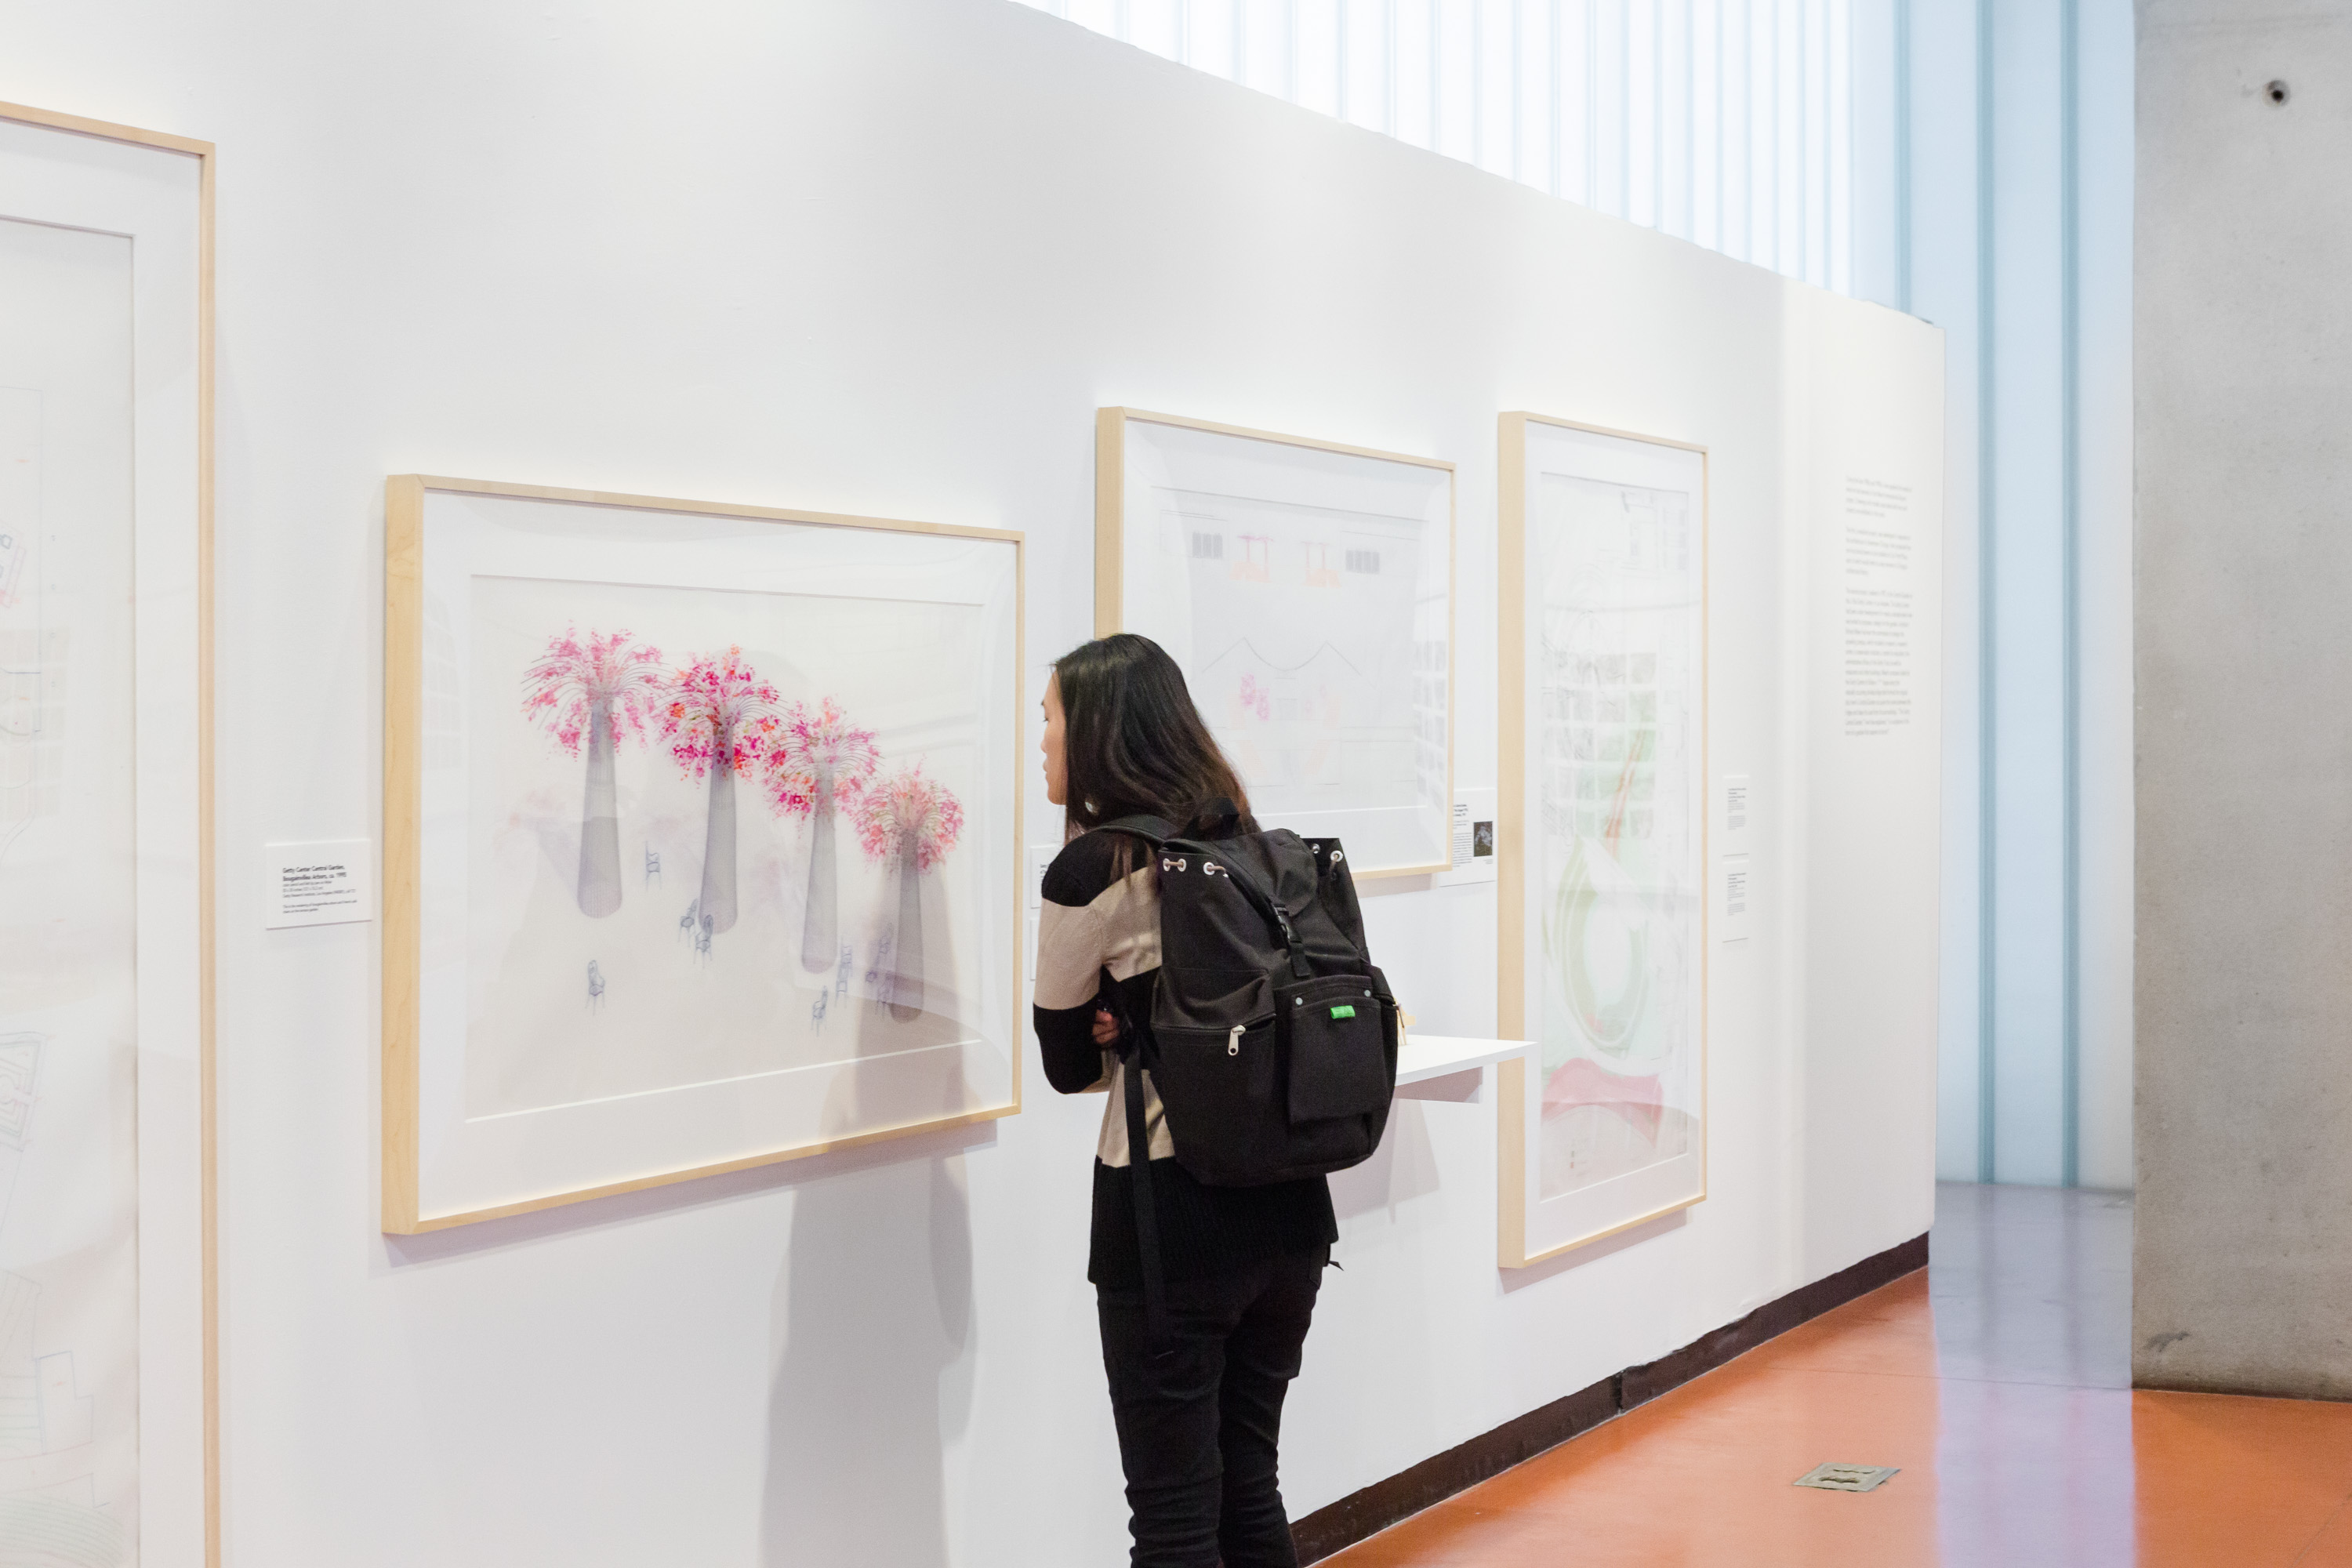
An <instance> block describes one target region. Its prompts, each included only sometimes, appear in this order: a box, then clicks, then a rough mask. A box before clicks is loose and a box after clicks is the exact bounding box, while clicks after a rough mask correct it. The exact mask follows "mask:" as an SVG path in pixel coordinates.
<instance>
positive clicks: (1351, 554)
mask: <svg viewBox="0 0 2352 1568" xmlns="http://www.w3.org/2000/svg"><path fill="white" fill-rule="evenodd" d="M1118 631H1129V632H1140V633H1141V634H1143V635H1144V636H1146V637H1150V638H1151V639H1152V640H1153V641H1154V642H1157V643H1158V644H1160V646H1161V647H1164V648H1166V649H1167V650H1168V651H1169V653H1170V654H1171V656H1173V657H1174V658H1175V660H1176V662H1177V664H1178V665H1180V666H1181V667H1182V668H1183V671H1184V679H1185V681H1186V683H1187V684H1189V685H1190V686H1191V687H1192V698H1193V700H1194V701H1195V702H1196V703H1198V704H1199V706H1200V709H1201V713H1202V717H1203V718H1205V719H1206V720H1207V721H1208V723H1209V728H1210V729H1211V730H1212V731H1213V732H1214V733H1215V735H1216V737H1217V742H1218V744H1219V745H1221V746H1223V748H1224V751H1225V754H1226V755H1227V756H1228V757H1229V758H1231V759H1232V761H1233V763H1234V768H1235V769H1236V770H1237V771H1238V772H1239V773H1240V774H1241V777H1242V784H1243V786H1244V788H1246V789H1247V790H1248V791H1249V793H1250V802H1251V805H1252V806H1253V807H1254V808H1255V812H1256V814H1257V816H1258V818H1259V819H1260V820H1261V821H1263V822H1264V823H1265V825H1266V826H1269V827H1276V826H1279V827H1290V828H1295V829H1297V831H1298V832H1300V833H1302V834H1310V835H1315V836H1318V837H1337V838H1340V839H1342V840H1344V841H1345V842H1346V844H1347V847H1348V854H1349V860H1350V861H1351V862H1352V864H1353V865H1354V868H1355V873H1356V875H1357V876H1358V877H1359V878H1365V877H1383V876H1419V875H1425V874H1427V873H1430V872H1434V871H1443V870H1444V869H1445V868H1447V867H1448V866H1450V865H1451V864H1452V863H1453V854H1452V849H1451V839H1450V837H1449V836H1448V835H1449V827H1450V824H1451V820H1452V809H1453V807H1452V802H1453V798H1454V796H1453V789H1454V703H1453V694H1452V685H1453V669H1452V665H1453V659H1452V653H1453V643H1454V465H1453V464H1451V463H1446V462H1440V461H1438V460H1437V459H1435V458H1409V457H1402V456H1399V455H1397V454H1395V453H1391V452H1372V451H1366V450H1363V449H1361V448H1359V447H1338V446H1333V445H1331V444H1329V443H1328V442H1322V441H1309V440H1306V439H1303V438H1301V437H1293V436H1274V435H1269V434H1267V433H1266V432H1265V431H1262V430H1242V429H1236V428H1234V427H1233V426H1225V425H1211V424H1208V423H1205V422H1203V421H1202V420H1197V419H1180V418H1177V417H1175V416H1172V415H1166V414H1145V413H1141V412H1139V411H1138V410H1136V409H1132V408H1106V409H1103V410H1101V411H1100V412H1099V414H1098V415H1097V419H1096V428H1095V635H1096V636H1097V637H1108V636H1109V635H1110V634H1111V633H1113V632H1118Z"/></svg>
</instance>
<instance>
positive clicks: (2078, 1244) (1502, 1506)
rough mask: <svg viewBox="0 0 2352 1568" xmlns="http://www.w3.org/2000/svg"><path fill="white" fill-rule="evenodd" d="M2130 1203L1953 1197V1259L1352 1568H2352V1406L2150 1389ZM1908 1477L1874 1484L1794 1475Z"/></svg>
mask: <svg viewBox="0 0 2352 1568" xmlns="http://www.w3.org/2000/svg"><path fill="white" fill-rule="evenodd" d="M2130 1226H2131V1216H2130V1208H2129V1201H2128V1200H2127V1199H2120V1198H2116V1197H2113V1196H2109V1195H2105V1194H2074V1193H2057V1192H2049V1191H2039V1190H2035V1189H2028V1188H2000V1187H1961V1186H1955V1187H1948V1188H1945V1189H1944V1190H1943V1191H1942V1193H1941V1194H1939V1196H1938V1204H1937V1222H1936V1230H1935V1235H1934V1238H1933V1240H1932V1241H1931V1243H1930V1249H1931V1255H1932V1256H1933V1258H1934V1259H1935V1261H1934V1263H1933V1265H1932V1267H1931V1268H1929V1269H1927V1270H1926V1271H1923V1272H1921V1273H1918V1274H1914V1275H1912V1276H1910V1277H1909V1278H1908V1279H1900V1280H1897V1281H1896V1282H1895V1283H1894V1284H1892V1285H1889V1286H1887V1287H1886V1288H1885V1289H1882V1290H1878V1291H1876V1292H1874V1293H1873V1294H1872V1295H1869V1296H1866V1297H1864V1298H1863V1299H1862V1300H1858V1301H1854V1302H1852V1303H1850V1304H1848V1305H1847V1306H1845V1307H1843V1308H1841V1309H1839V1310H1837V1311H1835V1312H1832V1313H1830V1314H1828V1315H1827V1316H1824V1317H1822V1318H1819V1319H1816V1320H1815V1321H1812V1322H1811V1323H1808V1324H1806V1325H1805V1326H1804V1327H1803V1328H1801V1329H1799V1330H1797V1331H1794V1332H1791V1333H1789V1334H1786V1335H1784V1336H1782V1337H1781V1338H1780V1339H1778V1340H1776V1341H1774V1342H1771V1343H1770V1344H1769V1345H1766V1346H1764V1347H1763V1348H1762V1349H1760V1350H1757V1351H1754V1352H1750V1353H1749V1354H1748V1355H1746V1356H1744V1357H1742V1358H1741V1359H1739V1360H1738V1361H1736V1362H1734V1363H1731V1364H1730V1365H1728V1366H1727V1367H1724V1368H1722V1369H1720V1370H1718V1371H1717V1372H1714V1373H1709V1374H1708V1375H1707V1376H1706V1377H1703V1378H1700V1379H1698V1380H1697V1381H1696V1382H1694V1383H1691V1384H1685V1385H1684V1386H1683V1387H1682V1388H1679V1389H1677V1390H1675V1392H1673V1393H1671V1394H1665V1395H1664V1396H1663V1397H1661V1398H1659V1399H1657V1400H1654V1401H1653V1402H1652V1403H1650V1404H1648V1405H1643V1406H1641V1407H1639V1408H1637V1409H1635V1410H1633V1411H1630V1412H1628V1413H1627V1414H1626V1415H1622V1416H1620V1417H1619V1418H1617V1419H1616V1420H1614V1421H1612V1422H1610V1423H1608V1424H1607V1425H1606V1426H1601V1427H1599V1428H1597V1429H1596V1430H1594V1431H1592V1432H1591V1433H1588V1434H1587V1435H1585V1436H1581V1437H1579V1438H1577V1439H1576V1440H1574V1441H1573V1442H1570V1443H1565V1444H1562V1445H1561V1446H1560V1447H1557V1448H1554V1449H1553V1450H1551V1451H1550V1452H1549V1453H1548V1454H1543V1455H1539V1456H1538V1457H1537V1458H1534V1459H1531V1460H1529V1461H1528V1463H1526V1464H1524V1465H1521V1466H1520V1467H1518V1468H1517V1469H1515V1470H1511V1471H1509V1472H1507V1473H1506V1474H1504V1475H1501V1476H1498V1477H1496V1479H1493V1480H1491V1481H1488V1482H1486V1484H1485V1485H1483V1486H1479V1487H1475V1488H1474V1489H1471V1490H1469V1491H1466V1492H1464V1493H1462V1494H1461V1495H1459V1496H1457V1497H1454V1498H1453V1499H1450V1500H1447V1501H1445V1502H1443V1503H1440V1504H1439V1505H1438V1506H1437V1507H1435V1508H1433V1509H1431V1510H1428V1511H1427V1512H1425V1513H1422V1514H1419V1515H1417V1516H1415V1517H1414V1518H1412V1519H1410V1520H1407V1521H1404V1522H1403V1523H1402V1524H1400V1525H1398V1526H1396V1527H1395V1528H1394V1529H1392V1530H1390V1531H1386V1532H1384V1533H1382V1534H1381V1535H1378V1536H1375V1537H1374V1538H1372V1539H1371V1540H1370V1541H1368V1542H1364V1543H1362V1544H1361V1545H1360V1546H1357V1547H1355V1548H1353V1549H1352V1550H1350V1551H1348V1552H1342V1553H1341V1554H1339V1556H1337V1557H1334V1558H1330V1559H1328V1560H1327V1561H1328V1563H1331V1564H1333V1568H1436V1565H1438V1564H1456V1563H1476V1564H1481V1565H1491V1568H1509V1565H1512V1564H1520V1563H1527V1564H1535V1563H1542V1564H1546V1565H1547V1568H1552V1565H1559V1568H1618V1565H1623V1568H1635V1565H1639V1568H1656V1565H1676V1568H1679V1565H1684V1564H1688V1565H1692V1568H1714V1565H1717V1564H1723V1565H1726V1568H1845V1565H1848V1564H1851V1565H1853V1568H1897V1565H1903V1564H1913V1563H1943V1564H1953V1565H1967V1568H1975V1565H1978V1564H1985V1565H1988V1568H1990V1565H1999V1568H2030V1565H2036V1564H2042V1563H2053V1564H2066V1565H2068V1568H2074V1565H2076V1564H2083V1565H2105V1564H2111V1563H2112V1564H2123V1563H2161V1564H2180V1565H2183V1568H2192V1565H2193V1568H2272V1565H2273V1564H2275V1565H2277V1568H2285V1565H2286V1564H2289V1563H2296V1564H2303V1565H2305V1568H2321V1565H2330V1568H2333V1565H2337V1564H2341V1565H2345V1568H2352V1405H2335V1404H2314V1403H2306V1402H2303V1401H2297V1400H2283V1399H2242V1398H2233V1397H2224V1396H2219V1395H2212V1394H2138V1393H2134V1392H2132V1391H2131V1390H2130V1388H2129V1387H2128V1386H2127V1384H2128V1381H2129V1378H2128V1356H2127V1344H2128V1335H2129V1332H2130ZM1825 1460H1826V1461H1832V1462H1835V1463H1840V1464H1862V1465H1895V1466H1899V1467H1901V1469H1902V1473H1901V1474H1899V1475H1897V1476H1895V1478H1894V1479H1892V1480H1890V1481H1888V1482H1886V1483H1885V1485H1883V1486H1882V1487H1880V1488H1879V1489H1877V1490H1876V1491H1874V1492H1869V1493H1860V1494H1849V1493H1839V1492H1826V1491H1813V1490H1808V1489H1800V1488H1797V1487H1793V1486H1791V1485H1790V1482H1791V1481H1793V1480H1794V1479H1796V1478H1797V1477H1798V1476H1800V1475H1802V1474H1803V1473H1804V1472H1806V1471H1807V1470H1809V1469H1811V1468H1812V1467H1813V1466H1815V1465H1817V1464H1820V1463H1822V1462H1823V1461H1825Z"/></svg>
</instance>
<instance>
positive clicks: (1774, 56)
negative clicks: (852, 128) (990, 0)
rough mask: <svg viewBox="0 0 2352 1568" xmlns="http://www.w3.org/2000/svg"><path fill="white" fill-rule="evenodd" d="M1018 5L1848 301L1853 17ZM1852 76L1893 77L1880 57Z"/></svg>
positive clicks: (1802, 0) (1820, 1) (1803, 12)
mask: <svg viewBox="0 0 2352 1568" xmlns="http://www.w3.org/2000/svg"><path fill="white" fill-rule="evenodd" d="M1864 3H1865V4H1866V5H1872V6H1875V7H1880V8H1883V7H1885V5H1890V4H1899V3H1901V0H1864ZM1024 4H1027V5H1034V6H1035V7H1037V8H1038V9H1041V10H1045V11H1049V12H1052V13H1053V14H1054V15H1055V16H1061V17H1064V18H1066V20H1069V21H1072V22H1075V23H1076V24H1078V25H1079V26H1084V27H1087V28H1090V29H1092V30H1093V31H1096V32H1098V33H1103V34H1106V35H1108V36H1109V37H1115V38H1118V39H1120V40H1121V41H1123V42H1127V43H1131V44H1134V45H1135V46H1137V47H1140V48H1146V49H1150V50H1151V51H1152V52H1153V53H1155V54H1159V55H1161V56H1164V57H1165V58H1169V59H1172V60H1177V61H1180V62H1181V63H1184V64H1187V65H1190V66H1192V67H1194V68H1198V69H1202V70H1205V71H1209V72H1211V73H1213V74H1214V75H1216V76H1220V77H1223V78H1224V79H1227V80H1229V81H1236V82H1240V83H1242V84H1243V85H1244V86H1246V87H1253V88H1255V89H1258V90H1259V91H1261V92H1268V93H1272V94H1273V95H1275V96H1276V97H1277V98H1281V99H1286V100H1288V101H1290V102H1292V103H1296V104H1298V105H1299V106H1301V107H1302V108H1307V109H1312V110H1317V111H1318V112H1320V113H1324V114H1329V115H1334V116H1336V117H1338V118H1339V119H1342V120H1346V121H1349V122H1351V123H1353V124H1357V125H1361V126H1364V127H1366V128H1368V129H1370V130H1375V131H1381V132H1386V133H1388V134H1389V135H1391V136H1395V137H1398V138H1400V139H1402V140H1403V141H1407V142H1412V144H1413V145H1415V146H1418V147H1427V148H1430V149H1431V150H1433V151H1435V152H1438V153H1444V154H1445V155H1446V156H1447V157H1451V158H1458V159H1461V160H1463V161H1464V162H1465V163H1475V164H1476V165H1477V166H1478V167H1480V168H1482V169H1485V170H1486V171H1488V172H1489V173H1492V174H1500V175H1502V176H1504V177H1505V178H1507V179H1512V180H1517V181H1518V182H1520V183H1521V184H1528V185H1533V186H1535V187H1536V188H1537V189H1538V190H1543V191H1548V192H1549V193H1551V194H1552V195H1559V196H1565V197H1567V198H1568V199H1570V200H1571V201H1576V202H1580V203H1583V204H1584V205H1589V206H1592V207H1595V208H1598V209H1599V210H1600V211H1602V212H1605V213H1608V214H1610V215H1612V216H1617V217H1622V218H1628V219H1631V220H1632V221H1633V222H1635V223H1639V224H1643V225H1646V226H1651V227H1654V228H1658V229H1660V230H1663V231H1664V232H1665V233H1668V234H1673V235H1675V236H1678V237H1683V238H1686V239H1691V240H1695V241H1696V242H1697V243H1699V244H1702V245H1706V246H1708V247H1711V248H1714V249H1717V250H1720V251H1723V252H1724V253H1725V254H1727V255H1730V256H1737V257H1739V258H1743V259H1745V260H1749V261H1754V262H1757V263H1759V265H1762V266H1766V267H1770V268H1775V269H1776V270H1779V271H1782V272H1786V273H1788V274H1790V275H1791V276H1793V277H1799V278H1803V279H1807V280H1808V281H1811V282H1814V283H1818V284H1822V285H1824V286H1826V287H1829V288H1832V289H1837V290H1838V291H1840V292H1849V291H1851V289H1852V287H1853V247H1854V244H1855V237H1854V234H1853V226H1854V223H1855V221H1856V220H1855V214H1854V204H1853V157H1854V151H1853V149H1854V142H1855V130H1854V124H1853V95H1854V78H1855V71H1856V68H1857V67H1856V55H1855V49H1854V43H1853V33H1854V17H1853V11H1854V0H1024ZM1868 65H1869V68H1871V69H1873V70H1874V71H1877V72H1881V73H1891V72H1892V70H1893V69H1894V68H1895V61H1894V60H1893V58H1891V56H1889V55H1887V54H1886V53H1885V51H1880V52H1879V53H1878V54H1874V55H1873V56H1872V57H1871V58H1870V60H1869V61H1868ZM1881 129H1882V130H1885V128H1883V127H1882V128H1881ZM1885 134H1888V135H1892V134H1893V132H1892V131H1891V130H1885ZM1878 221H1879V222H1880V224H1881V225H1882V226H1883V225H1885V223H1886V222H1888V221H1890V217H1889V216H1882V217H1881V218H1880V219H1879V220H1878Z"/></svg>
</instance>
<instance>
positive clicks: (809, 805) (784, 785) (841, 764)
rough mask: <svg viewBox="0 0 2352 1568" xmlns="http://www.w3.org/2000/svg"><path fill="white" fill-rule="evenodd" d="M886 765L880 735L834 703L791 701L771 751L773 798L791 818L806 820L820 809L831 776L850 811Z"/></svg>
mask: <svg viewBox="0 0 2352 1568" xmlns="http://www.w3.org/2000/svg"><path fill="white" fill-rule="evenodd" d="M881 761H882V752H881V749H880V748H879V747H877V745H876V744H875V743H874V731H871V730H861V729H859V728H858V727H857V726H856V725H855V724H852V723H851V722H850V721H849V719H848V716H847V715H846V714H845V713H844V712H843V711H842V708H841V704H840V703H839V702H837V701H835V700H834V699H832V698H830V697H828V698H826V699H825V700H824V701H822V702H818V703H814V704H811V703H806V702H793V703H788V704H786V705H785V708H784V710H783V714H782V717H781V718H780V719H779V720H778V721H777V725H776V731H775V736H774V739H773V741H772V742H771V743H770V745H769V748H768V752H767V763H768V794H769V797H770V798H771V799H772V800H773V801H774V802H775V805H776V809H777V810H779V811H782V812H783V813H784V814H785V815H787V816H808V815H809V814H811V813H812V812H814V810H815V809H816V796H817V784H818V782H819V780H821V779H823V778H827V777H830V778H831V779H832V780H833V798H834V799H835V802H837V803H838V804H840V805H843V806H847V805H851V804H852V803H854V802H855V801H856V799H857V797H858V795H860V794H861V793H863V792H864V790H865V788H866V780H868V779H870V778H872V777H873V776H874V770H875V768H876V767H877V766H878V765H879V764H880V763H881Z"/></svg>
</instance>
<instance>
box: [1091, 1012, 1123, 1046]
mask: <svg viewBox="0 0 2352 1568" xmlns="http://www.w3.org/2000/svg"><path fill="white" fill-rule="evenodd" d="M1095 1044H1097V1045H1098V1046H1115V1045H1117V1044H1118V1019H1116V1018H1114V1017H1112V1016H1110V1009H1108V1007H1097V1008H1096V1009H1095Z"/></svg>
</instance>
